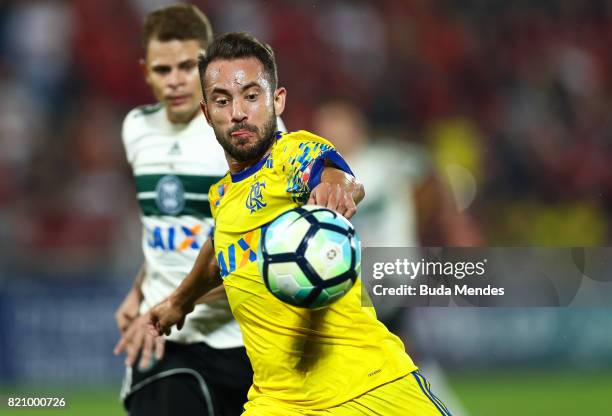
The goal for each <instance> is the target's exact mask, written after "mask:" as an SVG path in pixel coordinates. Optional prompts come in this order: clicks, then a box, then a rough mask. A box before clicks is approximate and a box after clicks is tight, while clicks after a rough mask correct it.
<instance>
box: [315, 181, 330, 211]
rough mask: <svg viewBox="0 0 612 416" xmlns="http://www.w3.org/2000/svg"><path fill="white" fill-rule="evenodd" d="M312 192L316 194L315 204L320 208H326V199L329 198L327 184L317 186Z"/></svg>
mask: <svg viewBox="0 0 612 416" xmlns="http://www.w3.org/2000/svg"><path fill="white" fill-rule="evenodd" d="M314 192H315V193H316V195H315V199H316V201H317V202H316V204H317V205H321V206H322V207H326V206H327V199H328V197H329V184H327V183H321V184H319V186H317V187H316V188H315V189H314Z"/></svg>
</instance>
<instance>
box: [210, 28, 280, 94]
mask: <svg viewBox="0 0 612 416" xmlns="http://www.w3.org/2000/svg"><path fill="white" fill-rule="evenodd" d="M240 58H255V59H257V60H259V62H261V64H262V65H263V67H264V70H265V72H266V75H267V78H268V81H270V84H271V86H272V90H275V89H276V86H277V84H278V75H277V72H276V60H275V59H274V51H273V50H272V48H271V47H270V45H268V44H266V43H263V42H260V41H259V40H257V39H256V38H255V37H253V36H251V35H250V34H248V33H246V32H230V33H226V34H225V35H221V36H219V37H217V38H216V39H215V40H214V41H213V43H211V44H210V46H209V47H208V48H207V49H206V53H205V54H201V55H200V57H199V59H198V69H199V70H200V83H201V84H202V93H203V94H204V99H206V94H205V91H204V74H205V73H206V68H208V65H209V64H210V63H211V62H212V61H214V60H215V59H225V60H233V59H240Z"/></svg>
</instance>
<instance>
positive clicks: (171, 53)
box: [141, 39, 202, 123]
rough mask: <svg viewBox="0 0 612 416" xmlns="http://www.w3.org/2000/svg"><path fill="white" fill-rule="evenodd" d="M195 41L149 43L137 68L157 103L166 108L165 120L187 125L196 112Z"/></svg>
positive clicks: (199, 95)
mask: <svg viewBox="0 0 612 416" xmlns="http://www.w3.org/2000/svg"><path fill="white" fill-rule="evenodd" d="M201 50H202V47H201V45H200V42H198V41H197V40H170V41H167V42H162V41H159V40H157V39H152V40H151V41H150V42H149V46H148V48H147V56H146V58H145V60H144V61H143V62H141V66H142V69H143V72H144V75H145V79H146V81H147V83H148V84H149V86H151V89H152V90H153V94H154V95H155V98H157V100H158V101H159V102H160V103H162V104H164V105H165V106H166V114H167V116H168V120H170V121H171V122H172V123H187V122H188V121H190V120H191V119H192V118H193V117H194V116H195V115H196V114H197V112H198V107H199V103H200V100H201V99H202V90H201V87H200V79H199V73H198V54H199V53H200V52H201Z"/></svg>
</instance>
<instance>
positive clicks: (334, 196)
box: [325, 184, 341, 211]
mask: <svg viewBox="0 0 612 416" xmlns="http://www.w3.org/2000/svg"><path fill="white" fill-rule="evenodd" d="M340 192H341V189H340V186H339V185H338V184H334V185H330V187H329V194H328V195H329V197H328V198H327V204H326V205H325V206H326V207H327V208H329V209H332V210H334V211H335V210H337V209H338V203H339V202H340Z"/></svg>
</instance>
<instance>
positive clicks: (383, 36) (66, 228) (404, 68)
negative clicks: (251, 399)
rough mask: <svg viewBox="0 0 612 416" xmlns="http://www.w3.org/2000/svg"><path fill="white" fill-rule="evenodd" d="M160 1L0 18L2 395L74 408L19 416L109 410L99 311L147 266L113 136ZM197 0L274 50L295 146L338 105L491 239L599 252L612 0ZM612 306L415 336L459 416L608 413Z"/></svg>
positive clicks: (469, 319) (430, 313)
mask: <svg viewBox="0 0 612 416" xmlns="http://www.w3.org/2000/svg"><path fill="white" fill-rule="evenodd" d="M167 3H168V2H167V1H164V0H155V1H147V0H131V1H128V0H105V1H97V0H74V1H57V0H55V1H54V0H45V1H38V0H20V1H3V2H2V3H1V4H0V328H2V334H1V335H0V385H1V386H0V389H1V391H0V393H1V394H4V395H16V394H19V395H20V396H30V397H36V396H41V395H45V394H47V395H54V396H59V397H65V398H66V400H67V401H68V403H69V405H70V407H69V408H68V409H65V410H64V411H49V412H46V411H43V410H36V411H34V410H25V411H24V410H20V411H15V414H22V415H23V414H37V415H38V414H40V415H42V414H46V413H49V414H75V415H76V414H79V415H80V414H87V415H95V414H100V415H109V414H120V412H121V410H120V406H119V404H118V399H117V392H118V389H119V384H120V379H121V375H122V359H121V358H117V357H114V356H113V355H112V347H113V345H114V343H115V341H116V339H117V330H116V327H115V323H114V320H113V311H114V309H115V308H116V306H117V305H118V304H119V302H120V299H121V297H122V296H123V294H124V293H125V291H126V290H127V288H128V286H129V284H130V282H131V279H132V278H133V276H134V273H135V272H136V270H137V268H138V265H139V264H140V261H141V253H140V248H139V223H138V217H137V206H136V203H135V199H134V197H133V193H132V191H133V185H132V183H131V179H130V176H129V171H128V168H127V165H126V163H125V161H124V157H123V154H122V149H121V144H120V125H121V121H122V118H123V116H124V115H125V114H126V112H127V111H128V110H129V109H130V108H131V107H133V106H135V105H140V104H144V103H149V102H151V101H152V97H151V96H150V94H149V92H148V89H147V87H146V85H145V84H144V82H143V80H142V77H141V74H140V71H139V68H138V65H137V62H138V58H139V57H140V56H141V47H140V43H139V29H140V22H141V20H142V17H143V16H144V14H145V13H146V12H148V11H150V10H151V9H153V8H155V7H157V6H161V5H164V4H167ZM194 3H196V4H198V5H199V6H200V7H201V8H202V9H203V10H204V11H205V12H206V13H207V14H208V16H210V18H211V21H212V23H213V26H214V28H215V31H216V32H217V33H221V32H225V31H230V30H248V31H251V32H252V33H254V34H255V35H256V36H258V37H259V38H261V39H263V40H265V41H267V42H269V43H270V44H271V45H272V46H273V47H274V48H275V51H276V54H277V58H278V64H279V68H280V71H279V77H280V80H281V83H282V84H283V85H285V86H286V87H287V88H288V90H289V101H288V108H287V110H286V113H285V114H284V116H283V117H284V119H285V122H286V124H287V126H288V128H289V129H290V130H291V129H298V128H310V127H311V126H312V115H313V114H314V113H315V112H316V109H317V107H318V105H319V104H320V103H321V102H322V101H324V100H327V99H330V98H335V97H342V98H345V99H348V100H352V101H353V102H357V103H359V106H360V107H361V108H362V109H363V110H364V111H365V112H366V114H367V116H368V119H369V121H370V123H371V125H372V127H373V128H372V132H373V134H372V136H373V137H387V138H393V140H395V142H396V143H397V144H398V146H401V144H405V143H409V142H410V143H416V144H418V145H419V146H423V147H425V148H427V149H428V151H429V153H430V155H431V159H432V160H433V161H434V162H435V163H436V166H437V169H438V170H439V172H441V173H442V176H443V177H444V176H445V172H446V173H448V172H450V170H449V166H461V167H462V169H463V170H464V171H465V172H469V177H470V178H471V179H470V180H471V183H473V184H474V189H475V194H474V195H473V198H471V199H470V201H469V202H470V204H469V208H468V209H469V212H470V214H471V215H472V216H473V218H474V219H475V221H476V223H477V225H478V226H479V228H480V230H481V231H482V233H483V238H484V242H485V243H486V244H487V245H495V246H523V245H524V246H548V245H555V246H565V245H567V246H597V245H602V246H605V245H610V243H611V242H612V232H611V231H612V230H611V227H610V226H611V221H610V220H611V215H610V214H611V210H612V169H610V166H611V165H612V125H611V123H610V115H612V111H611V109H612V107H611V103H612V76H611V74H612V55H610V53H609V51H610V50H611V49H612V2H607V1H602V0H590V1H588V2H586V1H585V2H577V1H549V0H546V1H544V0H541V1H538V2H532V1H527V0H517V1H512V2H508V1H503V0H489V1H484V0H461V1H459V0H458V1H433V0H380V1H339V0H328V1H306V0H291V1H280V0H277V1H274V0H269V1H247V0H233V1H232V2H223V1H195V2H194ZM451 181H452V179H451ZM451 185H452V183H451ZM436 241H438V240H437V239H436V234H435V230H434V232H432V233H431V234H430V235H429V240H425V241H424V243H425V244H436ZM610 311H611V310H610V309H590V308H580V309H569V308H566V309H563V308H561V309H552V308H551V309H537V308H530V309H512V310H508V309H506V310H501V309H493V310H491V309H460V310H459V309H454V310H447V309H431V310H419V311H416V313H415V314H413V316H412V317H411V324H410V328H409V339H407V341H408V345H409V348H410V349H411V352H413V353H415V355H416V356H417V360H418V358H419V357H423V356H428V357H434V358H435V359H436V360H437V361H438V362H439V363H441V365H442V367H443V368H444V369H445V370H446V372H447V375H448V381H449V383H450V385H451V387H452V388H453V390H454V391H455V393H456V395H457V396H458V398H459V399H460V401H461V403H462V404H463V406H464V407H465V409H466V410H467V411H468V412H469V414H472V415H514V414H521V415H548V414H551V415H552V414H555V415H570V414H572V415H573V414H595V413H598V414H604V413H605V414H607V413H608V412H609V409H610V405H612V394H611V393H612V314H611V313H610ZM434 389H435V386H434ZM5 397H6V396H3V400H4V398H5ZM3 406H4V404H2V405H0V409H1V410H0V413H2V414H12V413H11V412H10V411H8V410H7V408H6V407H3Z"/></svg>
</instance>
